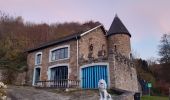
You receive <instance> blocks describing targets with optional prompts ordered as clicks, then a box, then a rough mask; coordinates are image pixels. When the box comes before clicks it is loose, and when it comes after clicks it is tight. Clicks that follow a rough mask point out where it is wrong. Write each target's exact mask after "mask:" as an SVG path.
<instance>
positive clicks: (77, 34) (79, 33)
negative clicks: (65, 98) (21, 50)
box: [25, 25, 106, 53]
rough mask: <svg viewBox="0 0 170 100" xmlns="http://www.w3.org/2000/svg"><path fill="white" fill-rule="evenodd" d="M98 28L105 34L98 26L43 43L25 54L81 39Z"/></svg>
mask: <svg viewBox="0 0 170 100" xmlns="http://www.w3.org/2000/svg"><path fill="white" fill-rule="evenodd" d="M99 27H101V28H102V30H103V32H104V33H106V32H105V29H104V27H103V25H98V26H96V27H94V28H92V29H90V30H88V31H85V32H78V33H74V34H72V35H69V36H66V37H63V38H60V39H57V40H55V41H51V42H47V43H44V44H42V45H40V46H38V47H35V48H32V49H29V50H26V51H25V52H28V53H30V52H33V51H37V50H41V49H44V48H47V47H49V46H53V45H57V44H60V43H63V42H67V41H70V40H77V39H79V38H81V36H82V35H83V34H87V33H89V32H90V31H93V30H94V29H96V28H99Z"/></svg>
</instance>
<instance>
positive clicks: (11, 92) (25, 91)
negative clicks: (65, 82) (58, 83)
mask: <svg viewBox="0 0 170 100" xmlns="http://www.w3.org/2000/svg"><path fill="white" fill-rule="evenodd" d="M7 96H8V100H98V94H97V93H88V92H76V93H75V92H74V93H73V92H68V93H66V94H63V93H53V92H49V91H47V90H42V89H35V88H33V87H19V86H9V87H8V89H7Z"/></svg>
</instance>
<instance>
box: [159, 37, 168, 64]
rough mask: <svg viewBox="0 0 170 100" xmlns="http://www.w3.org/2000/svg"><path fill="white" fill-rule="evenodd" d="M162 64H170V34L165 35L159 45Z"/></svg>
mask: <svg viewBox="0 0 170 100" xmlns="http://www.w3.org/2000/svg"><path fill="white" fill-rule="evenodd" d="M158 53H159V56H160V57H161V58H160V63H170V34H164V35H163V36H162V38H161V41H160V45H159V52H158Z"/></svg>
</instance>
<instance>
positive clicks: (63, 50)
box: [50, 46, 69, 61]
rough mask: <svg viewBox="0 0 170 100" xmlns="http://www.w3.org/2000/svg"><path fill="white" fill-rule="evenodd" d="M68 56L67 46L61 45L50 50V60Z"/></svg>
mask: <svg viewBox="0 0 170 100" xmlns="http://www.w3.org/2000/svg"><path fill="white" fill-rule="evenodd" d="M67 58H69V47H68V46H63V47H58V48H54V49H52V50H50V61H56V60H62V59H67Z"/></svg>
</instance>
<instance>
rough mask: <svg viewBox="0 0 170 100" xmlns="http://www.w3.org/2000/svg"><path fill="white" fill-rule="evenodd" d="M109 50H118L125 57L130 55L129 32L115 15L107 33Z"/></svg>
mask: <svg viewBox="0 0 170 100" xmlns="http://www.w3.org/2000/svg"><path fill="white" fill-rule="evenodd" d="M107 37H108V47H109V50H111V49H112V50H113V51H115V52H118V53H120V54H122V55H124V56H126V57H127V58H130V55H131V44H130V38H131V34H130V33H129V31H128V30H127V28H126V27H125V26H124V24H123V23H122V21H121V20H120V19H119V17H118V16H117V15H116V16H115V18H114V20H113V22H112V24H111V26H110V29H109V31H108V33H107Z"/></svg>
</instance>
